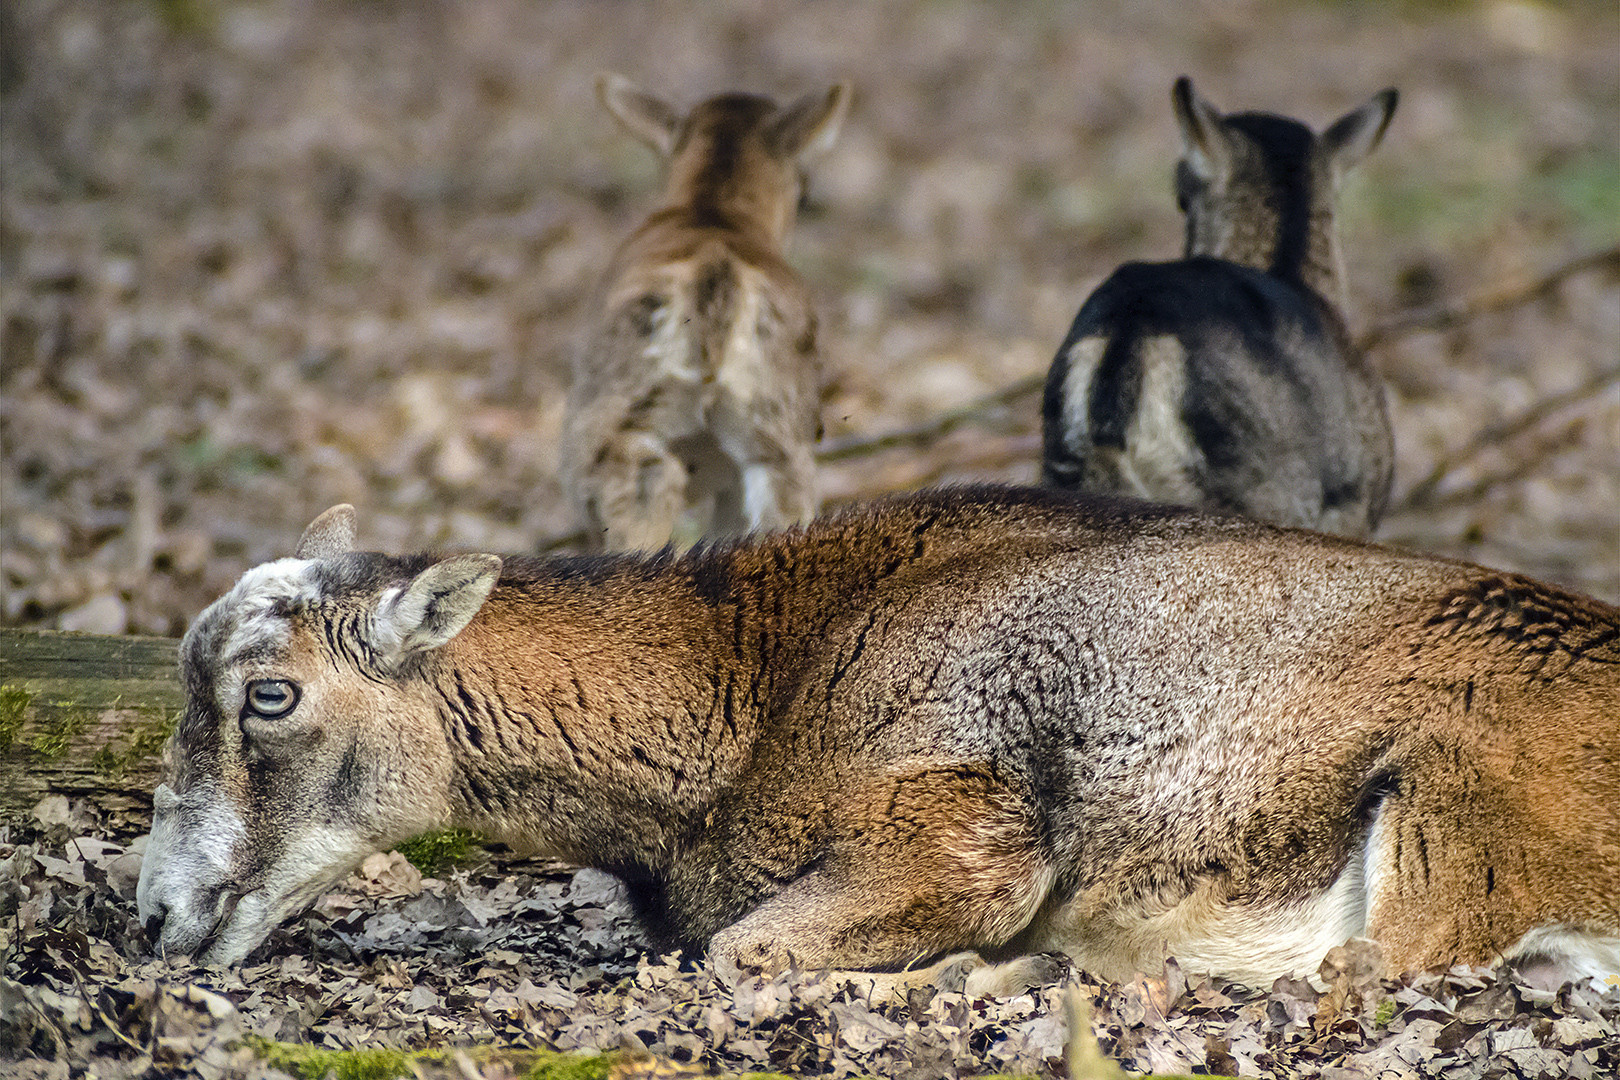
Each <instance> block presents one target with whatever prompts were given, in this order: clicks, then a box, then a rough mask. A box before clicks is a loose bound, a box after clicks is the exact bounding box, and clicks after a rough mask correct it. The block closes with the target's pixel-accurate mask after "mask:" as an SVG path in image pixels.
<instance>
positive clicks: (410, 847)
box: [394, 829, 479, 877]
mask: <svg viewBox="0 0 1620 1080" xmlns="http://www.w3.org/2000/svg"><path fill="white" fill-rule="evenodd" d="M478 847H479V838H478V835H477V834H476V833H470V832H468V831H467V830H466V829H443V830H441V831H439V832H430V833H423V834H422V835H421V836H413V837H411V838H410V839H409V840H406V841H404V842H403V843H401V844H398V845H397V846H396V847H395V848H394V850H395V851H398V852H399V853H400V854H401V855H403V856H405V858H407V859H409V860H410V863H411V865H412V866H414V867H416V868H417V869H418V870H420V871H422V873H423V874H424V875H426V876H428V877H432V876H433V875H434V874H437V873H439V872H441V871H443V870H447V869H449V868H451V867H454V866H459V865H461V864H462V863H464V862H466V861H467V860H469V859H471V858H472V856H473V854H474V853H475V852H476V851H477V850H478Z"/></svg>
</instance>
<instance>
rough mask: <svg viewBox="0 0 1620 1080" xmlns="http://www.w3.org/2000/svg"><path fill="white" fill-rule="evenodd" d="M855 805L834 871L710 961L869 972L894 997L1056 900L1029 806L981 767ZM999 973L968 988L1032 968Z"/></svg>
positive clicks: (755, 917) (876, 789) (758, 912)
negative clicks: (1051, 898)
mask: <svg viewBox="0 0 1620 1080" xmlns="http://www.w3.org/2000/svg"><path fill="white" fill-rule="evenodd" d="M851 803H852V805H851V807H850V811H849V813H848V814H846V815H845V816H844V819H843V821H842V822H841V823H840V826H841V827H840V837H839V839H838V840H836V841H835V843H834V846H833V850H832V851H831V852H830V854H829V857H828V858H827V860H826V861H825V862H824V864H823V865H822V866H821V867H820V868H819V869H817V870H814V871H812V872H810V873H807V874H805V875H804V876H803V877H801V878H799V879H798V880H797V881H795V882H793V883H792V884H790V885H788V886H787V887H786V888H784V889H783V890H782V891H781V892H779V893H777V894H776V895H775V896H773V897H772V898H771V899H770V900H768V901H766V902H765V903H764V904H762V905H760V906H759V907H758V908H756V909H754V910H753V911H752V912H750V913H749V914H748V915H746V916H745V917H743V918H742V919H740V920H738V921H737V922H735V923H733V924H732V925H730V926H728V927H726V928H725V929H723V930H721V931H720V932H719V933H717V934H715V936H714V938H713V940H712V941H711V943H710V949H711V951H713V952H714V953H716V954H719V955H722V956H725V957H727V958H728V959H730V960H732V961H734V962H736V963H738V964H740V965H745V966H760V967H764V968H766V969H767V970H779V969H781V968H784V967H788V966H795V967H800V968H833V969H843V970H845V971H846V972H848V971H849V969H859V970H860V971H861V972H862V975H861V976H860V978H861V979H862V980H863V981H870V982H872V983H874V984H875V988H876V990H877V991H880V992H887V991H890V990H894V989H899V988H902V987H905V986H909V985H919V984H925V983H932V982H934V981H935V979H936V978H938V977H939V976H940V975H941V974H943V973H944V971H945V969H946V968H947V967H949V966H951V965H953V964H954V963H956V962H958V961H959V960H960V959H961V957H960V955H951V954H960V953H962V952H963V951H971V950H975V949H988V948H994V947H996V946H999V945H1002V944H1004V943H1005V942H1007V941H1009V940H1010V939H1012V938H1013V937H1014V936H1015V935H1016V934H1017V933H1018V931H1020V930H1021V929H1023V928H1024V926H1025V925H1027V924H1028V922H1029V920H1030V919H1031V918H1033V917H1034V914H1035V912H1036V911H1037V910H1038V909H1039V907H1040V905H1041V903H1042V902H1043V901H1044V900H1045V899H1046V896H1047V893H1048V891H1049V889H1050V888H1051V885H1052V880H1053V877H1054V869H1053V866H1052V862H1051V860H1050V858H1049V856H1048V854H1047V852H1046V850H1045V848H1044V845H1043V844H1042V843H1041V841H1040V839H1039V833H1038V831H1037V827H1036V821H1035V815H1034V813H1033V810H1032V808H1031V807H1030V806H1029V804H1028V802H1027V801H1026V800H1025V798H1024V797H1023V796H1022V795H1021V794H1020V793H1018V792H1016V791H1014V790H1011V789H1010V788H1008V787H1007V786H1005V785H1003V784H1001V783H1000V782H998V781H997V780H995V779H993V778H992V777H991V776H990V775H989V774H988V773H987V772H985V771H982V770H979V769H976V768H974V767H972V766H961V765H940V766H925V767H913V768H907V769H904V770H901V771H899V772H896V773H892V774H890V775H888V776H885V777H883V778H881V779H880V780H878V781H876V782H874V783H872V784H871V785H869V786H868V787H867V788H866V789H865V790H863V791H861V792H859V793H857V794H856V796H855V797H854V798H853V799H852V800H851ZM941 956H944V957H945V959H944V960H941V961H938V962H937V963H928V962H930V961H934V960H935V959H936V958H938V957H941ZM925 963H928V966H927V967H920V966H919V965H923V964H925ZM992 970H998V971H1000V976H994V975H992V976H990V977H988V978H987V977H986V975H985V974H983V973H979V972H974V973H971V974H970V975H969V987H968V988H969V989H970V990H978V991H979V992H997V991H1002V990H1005V989H1006V985H1005V984H1006V983H1008V982H1009V981H1012V982H1016V981H1018V980H1019V979H1020V978H1027V976H1028V974H1029V965H1028V964H1022V965H1015V966H1014V968H1012V969H992ZM872 972H876V973H883V974H877V975H872V974H868V973H872ZM851 974H852V973H851Z"/></svg>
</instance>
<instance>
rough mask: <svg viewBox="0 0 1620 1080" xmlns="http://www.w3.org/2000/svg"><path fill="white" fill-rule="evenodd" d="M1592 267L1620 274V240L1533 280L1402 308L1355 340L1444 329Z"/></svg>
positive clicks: (1373, 342)
mask: <svg viewBox="0 0 1620 1080" xmlns="http://www.w3.org/2000/svg"><path fill="white" fill-rule="evenodd" d="M1590 270H1607V271H1608V272H1610V273H1612V274H1620V244H1616V245H1614V246H1613V247H1610V248H1606V249H1604V250H1601V251H1590V252H1587V253H1586V254H1585V255H1581V256H1579V257H1577V258H1574V259H1571V260H1569V261H1568V262H1565V263H1561V264H1559V265H1558V266H1555V267H1554V268H1553V269H1551V270H1549V271H1548V272H1547V273H1545V274H1542V275H1541V276H1540V277H1538V278H1535V279H1533V280H1531V281H1515V282H1511V283H1508V284H1505V285H1503V284H1498V285H1492V286H1491V287H1489V288H1487V289H1482V290H1480V291H1479V292H1477V293H1475V294H1473V295H1472V296H1465V297H1462V298H1461V299H1457V300H1444V301H1441V302H1440V303H1438V304H1431V305H1429V306H1428V307H1422V308H1418V309H1417V310H1415V311H1406V312H1402V313H1401V314H1399V315H1395V316H1393V317H1391V318H1388V319H1385V320H1384V321H1383V322H1380V323H1377V324H1375V325H1374V326H1373V327H1372V328H1371V329H1370V330H1368V331H1367V332H1366V333H1365V334H1362V335H1361V337H1360V338H1359V339H1358V340H1357V341H1356V347H1357V348H1358V349H1361V350H1362V351H1363V352H1365V351H1368V350H1371V349H1375V348H1377V347H1378V346H1380V345H1383V344H1386V343H1387V342H1390V341H1394V340H1397V339H1399V338H1403V337H1406V336H1408V335H1411V334H1415V333H1418V332H1420V331H1423V330H1444V329H1446V328H1447V327H1452V326H1456V325H1457V324H1458V323H1462V322H1467V321H1468V320H1470V319H1474V318H1477V317H1478V316H1480V315H1487V314H1490V313H1491V312H1494V311H1506V310H1508V309H1509V308H1515V307H1518V306H1520V305H1521V304H1528V303H1530V302H1531V301H1532V300H1537V299H1539V298H1541V297H1543V296H1547V295H1549V294H1551V293H1552V292H1553V290H1555V289H1557V288H1558V287H1559V286H1560V285H1562V284H1563V283H1564V282H1566V281H1568V280H1569V279H1570V278H1572V277H1576V276H1578V275H1580V274H1584V273H1586V272H1588V271H1590Z"/></svg>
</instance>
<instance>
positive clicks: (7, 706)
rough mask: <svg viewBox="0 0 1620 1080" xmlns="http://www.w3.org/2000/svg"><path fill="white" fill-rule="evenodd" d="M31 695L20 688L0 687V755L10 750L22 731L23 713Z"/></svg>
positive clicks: (31, 697)
mask: <svg viewBox="0 0 1620 1080" xmlns="http://www.w3.org/2000/svg"><path fill="white" fill-rule="evenodd" d="M33 699H34V697H33V695H32V694H30V693H29V692H28V691H26V690H24V689H23V688H22V687H20V686H0V754H4V753H6V752H7V751H8V750H10V749H11V744H12V743H13V742H15V741H16V739H17V734H18V733H19V732H20V731H22V722H23V711H24V710H25V709H27V708H28V703H29V702H30V701H32V700H33Z"/></svg>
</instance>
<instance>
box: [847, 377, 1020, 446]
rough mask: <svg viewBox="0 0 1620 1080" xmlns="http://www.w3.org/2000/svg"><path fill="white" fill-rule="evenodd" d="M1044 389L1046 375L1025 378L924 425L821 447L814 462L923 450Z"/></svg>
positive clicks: (854, 438) (848, 439) (960, 406)
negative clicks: (905, 449) (904, 449)
mask: <svg viewBox="0 0 1620 1080" xmlns="http://www.w3.org/2000/svg"><path fill="white" fill-rule="evenodd" d="M1045 385H1046V372H1044V371H1043V372H1039V373H1038V374H1034V375H1026V376H1024V377H1023V378H1022V379H1019V380H1018V381H1017V382H1014V383H1011V384H1010V385H1007V386H1004V387H1002V388H1001V389H1000V390H997V391H996V392H995V393H993V394H986V395H985V396H984V397H981V398H975V399H974V400H973V401H970V402H968V403H967V404H966V405H959V406H957V407H956V408H954V409H951V410H949V411H947V412H943V413H941V414H940V415H938V416H936V417H934V419H932V420H930V421H928V422H927V423H926V424H918V425H917V426H916V427H910V428H901V429H900V430H899V431H889V432H884V433H883V434H881V435H863V436H856V437H852V438H847V439H835V440H833V441H831V442H827V443H823V444H822V446H821V448H820V449H818V450H817V451H816V460H817V461H819V462H821V463H822V464H827V463H828V462H833V461H843V460H845V459H846V458H852V457H864V456H865V455H867V454H875V453H877V452H879V451H881V450H893V449H895V448H896V447H901V446H927V445H928V444H929V443H932V442H936V441H937V440H939V439H942V438H944V437H945V436H946V435H949V434H950V433H951V432H953V431H955V430H956V429H957V428H959V427H963V426H964V425H967V424H972V423H979V422H982V421H985V420H987V419H988V418H989V417H991V416H993V415H994V414H995V413H997V412H999V411H1000V410H1002V409H1005V408H1007V407H1008V406H1009V405H1012V404H1013V403H1014V402H1016V401H1018V400H1019V399H1021V398H1026V397H1029V396H1031V395H1032V394H1035V393H1037V392H1039V391H1040V389H1041V387H1043V386H1045Z"/></svg>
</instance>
